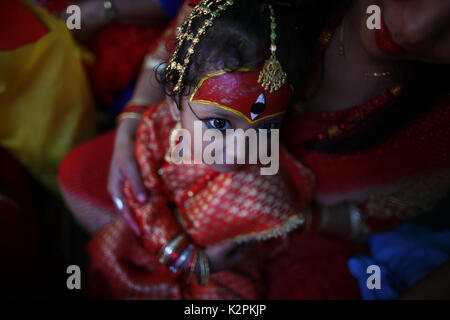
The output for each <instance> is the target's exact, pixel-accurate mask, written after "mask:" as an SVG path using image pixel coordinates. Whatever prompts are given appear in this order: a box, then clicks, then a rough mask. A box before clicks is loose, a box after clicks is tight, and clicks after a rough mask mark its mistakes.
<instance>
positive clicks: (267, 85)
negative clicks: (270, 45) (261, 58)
mask: <svg viewBox="0 0 450 320" xmlns="http://www.w3.org/2000/svg"><path fill="white" fill-rule="evenodd" d="M286 79H287V75H286V72H284V71H283V67H282V66H281V63H280V61H278V59H277V58H276V56H275V55H274V54H272V55H271V56H270V58H269V59H267V60H266V62H265V63H264V66H263V69H262V70H261V72H260V74H259V79H258V83H260V84H261V85H262V87H263V88H264V89H266V90H267V91H269V92H270V93H273V92H274V91H277V90H278V89H280V88H281V87H282V86H283V85H284V84H285V83H286Z"/></svg>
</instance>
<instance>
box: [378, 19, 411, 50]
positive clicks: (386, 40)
mask: <svg viewBox="0 0 450 320" xmlns="http://www.w3.org/2000/svg"><path fill="white" fill-rule="evenodd" d="M375 41H376V43H377V45H378V47H379V48H380V49H381V51H383V52H385V53H388V54H402V53H403V54H404V53H406V50H405V49H403V48H402V47H400V46H399V45H398V44H396V43H395V42H394V40H393V39H392V34H391V31H390V30H389V29H388V27H387V26H386V24H385V23H384V19H383V16H381V29H376V30H375Z"/></svg>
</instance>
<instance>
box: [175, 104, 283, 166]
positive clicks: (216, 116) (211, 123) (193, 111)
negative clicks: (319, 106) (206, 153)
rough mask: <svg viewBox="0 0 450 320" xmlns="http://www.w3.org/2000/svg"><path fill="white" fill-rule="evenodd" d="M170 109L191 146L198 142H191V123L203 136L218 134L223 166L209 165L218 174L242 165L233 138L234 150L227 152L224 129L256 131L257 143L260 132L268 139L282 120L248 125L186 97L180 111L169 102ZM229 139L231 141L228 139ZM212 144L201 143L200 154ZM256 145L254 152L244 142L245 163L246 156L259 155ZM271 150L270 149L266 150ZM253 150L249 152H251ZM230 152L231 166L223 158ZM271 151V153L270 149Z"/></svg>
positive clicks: (266, 120) (280, 117)
mask: <svg viewBox="0 0 450 320" xmlns="http://www.w3.org/2000/svg"><path fill="white" fill-rule="evenodd" d="M170 108H171V112H172V115H173V116H174V118H175V119H179V120H180V122H181V126H182V128H183V129H186V130H188V131H189V133H190V136H191V146H193V145H194V143H196V142H197V143H198V141H194V123H195V122H197V123H199V124H201V129H202V137H203V134H204V133H205V131H206V130H208V129H213V130H216V132H217V133H218V137H219V141H214V142H215V143H218V144H219V145H222V146H223V148H222V159H223V164H211V165H209V164H208V166H209V167H210V168H211V169H213V170H215V171H218V172H230V171H234V170H236V169H238V168H239V167H241V166H242V164H237V158H239V157H243V154H242V151H243V150H237V147H236V145H235V138H234V137H231V139H232V141H230V142H231V143H232V145H233V146H235V148H234V150H227V148H226V139H227V137H226V130H227V129H234V130H236V129H242V130H244V131H247V130H248V129H255V132H256V136H257V140H258V141H259V137H258V136H259V132H258V131H259V130H260V129H267V130H268V138H269V140H270V130H272V129H279V128H280V126H281V122H282V120H283V116H282V115H275V116H273V117H268V118H265V119H261V120H260V121H257V122H255V123H253V124H252V123H249V122H248V121H247V120H246V119H245V118H243V117H241V116H239V115H237V114H235V113H233V112H231V111H228V110H225V109H222V108H220V107H218V106H215V105H211V104H203V103H199V102H189V97H183V98H182V99H181V110H179V109H178V108H177V106H176V104H175V103H174V102H173V101H172V102H171V103H170ZM228 139H230V138H228ZM211 143H212V142H210V141H202V154H203V150H204V149H205V148H206V147H207V146H208V145H209V144H211ZM267 144H268V146H269V147H270V141H268V143H267ZM258 146H259V143H257V145H256V146H254V147H255V148H256V149H252V146H250V145H249V142H248V141H247V142H246V143H245V155H247V156H246V157H245V163H248V155H249V152H255V151H256V152H259V150H258ZM269 149H270V148H269ZM251 150H252V151H251ZM230 151H231V152H232V154H233V155H235V156H234V157H233V158H234V161H233V162H234V163H233V164H226V163H225V158H226V155H227V152H228V153H230ZM269 152H270V150H269Z"/></svg>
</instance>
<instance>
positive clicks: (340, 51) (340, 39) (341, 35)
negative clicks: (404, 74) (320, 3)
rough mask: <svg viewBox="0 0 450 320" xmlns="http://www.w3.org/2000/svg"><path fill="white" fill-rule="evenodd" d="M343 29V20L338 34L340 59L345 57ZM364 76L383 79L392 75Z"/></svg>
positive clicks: (388, 73)
mask: <svg viewBox="0 0 450 320" xmlns="http://www.w3.org/2000/svg"><path fill="white" fill-rule="evenodd" d="M344 29H345V18H344V19H343V20H342V25H341V30H340V34H339V46H338V53H339V55H340V56H341V57H345V47H344ZM364 75H365V76H366V77H375V78H383V77H390V76H391V75H392V72H390V71H385V72H365V73H364Z"/></svg>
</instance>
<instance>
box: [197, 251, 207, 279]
mask: <svg viewBox="0 0 450 320" xmlns="http://www.w3.org/2000/svg"><path fill="white" fill-rule="evenodd" d="M199 255H200V257H199V267H200V276H199V284H200V285H201V286H206V285H208V281H209V262H208V257H207V256H206V253H205V251H204V250H203V249H200V251H199Z"/></svg>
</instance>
